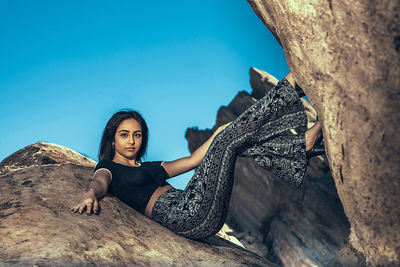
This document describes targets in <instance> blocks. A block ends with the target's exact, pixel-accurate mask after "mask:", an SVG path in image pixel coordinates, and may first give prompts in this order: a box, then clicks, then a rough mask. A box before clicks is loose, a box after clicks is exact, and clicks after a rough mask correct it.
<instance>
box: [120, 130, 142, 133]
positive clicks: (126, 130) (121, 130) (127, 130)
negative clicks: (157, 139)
mask: <svg viewBox="0 0 400 267" xmlns="http://www.w3.org/2000/svg"><path fill="white" fill-rule="evenodd" d="M119 132H127V133H129V131H128V130H119ZM138 132H141V130H137V131H134V132H133V133H138Z"/></svg>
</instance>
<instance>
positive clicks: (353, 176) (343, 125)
mask: <svg viewBox="0 0 400 267" xmlns="http://www.w3.org/2000/svg"><path fill="white" fill-rule="evenodd" d="M248 2H249V3H250V5H251V7H252V8H253V10H254V12H255V13H256V14H257V16H258V17H259V18H260V19H261V20H262V21H263V23H264V24H265V25H266V27H267V28H268V29H269V30H270V31H271V32H272V33H273V34H274V35H275V37H276V38H277V40H278V41H279V42H280V44H281V45H282V47H283V49H284V51H285V55H286V59H287V62H288V65H289V67H290V70H291V71H292V73H293V75H294V77H295V79H296V81H297V82H298V83H299V85H300V86H301V87H302V88H303V89H304V91H305V92H306V94H307V95H308V96H309V99H310V101H311V103H312V104H313V106H314V107H315V108H316V110H317V111H318V114H319V118H320V120H321V121H322V124H323V132H324V137H325V141H326V147H327V155H328V157H329V164H330V169H331V170H332V174H333V177H334V181H335V185H336V188H337V190H338V194H339V197H340V200H341V202H342V204H343V207H344V210H345V213H346V216H347V218H348V219H349V222H350V224H351V234H350V239H349V241H350V244H351V245H352V246H353V247H354V248H355V249H356V251H358V252H359V253H361V254H362V255H364V256H365V257H366V263H367V264H370V265H373V266H377V265H396V266H400V197H399V196H400V195H399V193H398V192H400V179H399V174H400V142H399V140H400V131H399V130H398V126H399V124H400V93H399V88H400V75H399V73H400V3H399V1H398V0H382V1H362V0H355V1H345V0H336V1H332V0H328V1H317V0H309V1H277V0H248Z"/></svg>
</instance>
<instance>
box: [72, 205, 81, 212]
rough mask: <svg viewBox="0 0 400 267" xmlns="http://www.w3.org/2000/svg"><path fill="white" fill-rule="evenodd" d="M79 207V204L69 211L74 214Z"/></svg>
mask: <svg viewBox="0 0 400 267" xmlns="http://www.w3.org/2000/svg"><path fill="white" fill-rule="evenodd" d="M79 206H80V204H78V205H76V206H74V207H72V208H71V210H73V211H74V213H75V212H76V211H77V210H78V209H79Z"/></svg>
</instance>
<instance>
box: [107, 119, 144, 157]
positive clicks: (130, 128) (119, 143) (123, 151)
mask: <svg viewBox="0 0 400 267" xmlns="http://www.w3.org/2000/svg"><path fill="white" fill-rule="evenodd" d="M141 145H142V127H141V126H140V124H139V122H138V121H137V120H135V119H132V118H131V119H126V120H124V121H122V122H121V123H120V125H119V126H118V128H117V131H116V132H115V135H114V147H115V155H114V159H120V160H126V159H128V160H135V159H136V155H137V153H138V152H139V149H140V147H141Z"/></svg>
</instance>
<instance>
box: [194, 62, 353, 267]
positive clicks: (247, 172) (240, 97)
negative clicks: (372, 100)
mask: <svg viewBox="0 0 400 267" xmlns="http://www.w3.org/2000/svg"><path fill="white" fill-rule="evenodd" d="M250 80H251V81H252V83H251V84H254V85H255V86H257V88H256V89H255V88H253V92H252V94H251V95H258V96H259V97H261V96H263V95H264V94H265V93H266V92H267V91H269V90H270V89H271V85H272V86H275V85H276V83H277V80H276V79H275V78H273V77H272V76H271V75H269V74H267V73H266V72H264V71H261V70H257V69H254V68H252V69H251V70H250ZM267 80H269V81H272V82H268V83H267V84H266V83H265V82H264V81H267ZM265 84H266V85H265ZM254 90H257V93H256V94H254ZM255 101H256V99H255V98H253V97H251V96H250V95H248V94H247V93H246V94H245V93H243V92H239V93H238V94H237V95H236V97H235V98H234V99H233V100H232V101H231V103H230V104H229V105H228V106H227V107H224V106H223V107H221V108H220V109H219V111H218V117H217V124H218V123H219V122H224V123H225V122H228V121H231V120H233V119H235V118H236V116H237V115H239V114H240V112H243V111H244V110H245V109H246V108H247V107H249V106H250V105H251V104H252V103H254V102H255ZM302 102H303V105H304V106H305V109H306V113H307V116H308V119H309V121H310V126H311V125H312V124H313V123H314V122H315V119H316V112H315V109H314V108H313V107H312V106H311V105H310V104H309V103H308V102H307V101H305V100H304V99H302ZM220 116H221V118H220ZM214 128H215V127H214ZM214 128H213V129H214ZM209 135H211V131H209V130H205V131H198V130H190V129H189V130H188V132H187V135H186V137H187V139H188V141H189V147H190V148H191V149H192V150H194V149H195V148H196V145H200V144H202V143H203V142H204V141H205V140H206V139H207V138H208V137H209ZM192 142H193V143H194V144H196V145H194V144H192ZM227 222H228V224H229V226H230V227H232V228H233V229H234V230H235V231H236V232H234V235H235V236H236V237H237V238H239V240H240V241H241V242H242V243H243V245H244V246H245V247H246V248H248V249H250V250H252V251H254V252H256V253H257V254H259V255H262V256H264V257H266V258H268V259H270V260H272V261H274V262H276V263H280V264H282V265H284V266H325V265H327V264H328V263H329V262H331V261H332V260H333V259H334V258H335V257H336V255H337V252H338V251H339V250H340V248H341V246H342V245H343V244H345V243H346V239H347V236H348V234H349V224H348V221H347V219H346V217H345V215H344V212H343V208H342V206H341V204H340V201H339V198H338V195H337V192H336V189H335V185H334V182H333V179H332V176H331V174H330V171H329V166H328V163H327V160H326V159H325V158H324V157H317V158H312V159H311V160H310V164H309V166H308V169H307V173H306V178H305V182H304V187H303V189H302V190H298V189H297V188H296V187H294V186H292V185H290V184H288V183H287V182H285V181H283V180H280V179H279V178H277V177H275V176H273V175H272V174H271V173H269V172H268V171H266V170H264V169H263V168H261V167H260V166H258V165H257V164H256V163H255V162H254V160H252V159H246V158H238V159H237V161H236V168H235V181H234V186H233V191H232V197H231V201H230V208H229V214H228V219H227Z"/></svg>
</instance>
